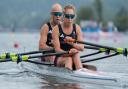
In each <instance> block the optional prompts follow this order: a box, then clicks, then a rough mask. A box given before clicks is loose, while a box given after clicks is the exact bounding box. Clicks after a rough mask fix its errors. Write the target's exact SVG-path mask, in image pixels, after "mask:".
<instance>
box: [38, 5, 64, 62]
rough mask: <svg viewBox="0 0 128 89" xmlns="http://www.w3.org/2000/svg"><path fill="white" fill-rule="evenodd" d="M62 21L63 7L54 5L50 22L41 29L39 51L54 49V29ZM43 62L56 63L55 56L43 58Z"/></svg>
mask: <svg viewBox="0 0 128 89" xmlns="http://www.w3.org/2000/svg"><path fill="white" fill-rule="evenodd" d="M61 20H62V6H61V5H60V4H54V5H53V6H52V9H51V17H50V21H49V22H47V23H46V24H44V25H43V26H42V27H41V32H40V40H39V50H48V49H52V48H53V44H52V35H51V34H52V29H53V27H54V26H56V25H57V24H59V23H60V22H61ZM42 59H43V61H50V62H53V61H54V56H50V57H45V58H42Z"/></svg>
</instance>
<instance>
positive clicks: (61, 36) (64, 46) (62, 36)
mask: <svg viewBox="0 0 128 89" xmlns="http://www.w3.org/2000/svg"><path fill="white" fill-rule="evenodd" d="M58 28H59V40H60V47H61V49H63V50H64V51H69V50H70V49H71V48H73V47H72V45H70V44H67V43H64V39H65V38H66V37H72V38H73V39H77V34H76V25H75V24H73V30H72V32H71V34H69V35H67V34H65V33H64V32H63V30H62V27H61V25H60V24H59V25H58Z"/></svg>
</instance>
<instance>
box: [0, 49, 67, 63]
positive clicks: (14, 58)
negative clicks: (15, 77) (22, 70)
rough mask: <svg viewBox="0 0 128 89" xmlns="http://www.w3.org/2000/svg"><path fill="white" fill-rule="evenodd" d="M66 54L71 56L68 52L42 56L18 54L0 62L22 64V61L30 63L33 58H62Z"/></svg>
mask: <svg viewBox="0 0 128 89" xmlns="http://www.w3.org/2000/svg"><path fill="white" fill-rule="evenodd" d="M64 54H69V52H68V51H66V52H56V53H47V54H40V55H20V54H17V55H15V56H12V57H11V58H7V59H5V60H3V59H2V60H0V62H6V61H14V62H17V63H19V62H21V61H28V59H32V58H40V57H47V56H60V55H64Z"/></svg>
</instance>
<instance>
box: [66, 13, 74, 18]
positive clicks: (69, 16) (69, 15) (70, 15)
mask: <svg viewBox="0 0 128 89" xmlns="http://www.w3.org/2000/svg"><path fill="white" fill-rule="evenodd" d="M64 17H65V18H67V19H74V18H75V15H74V14H64Z"/></svg>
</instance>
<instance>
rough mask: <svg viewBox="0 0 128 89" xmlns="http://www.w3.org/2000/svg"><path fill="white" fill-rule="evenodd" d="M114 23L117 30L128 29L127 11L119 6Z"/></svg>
mask: <svg viewBox="0 0 128 89" xmlns="http://www.w3.org/2000/svg"><path fill="white" fill-rule="evenodd" d="M115 24H116V26H117V27H118V29H119V30H121V31H125V30H127V29H128V11H127V10H126V9H125V8H121V9H120V10H119V12H118V13H117V15H116V17H115Z"/></svg>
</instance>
